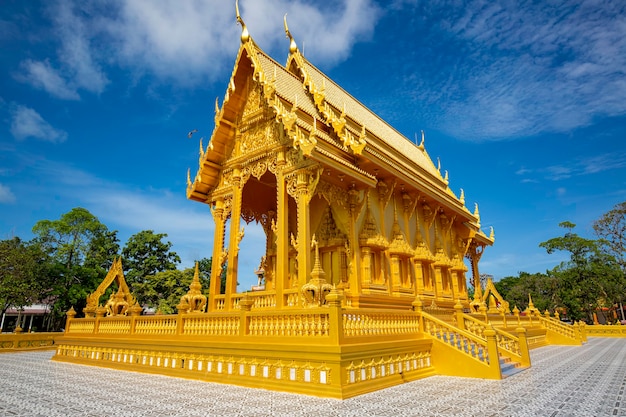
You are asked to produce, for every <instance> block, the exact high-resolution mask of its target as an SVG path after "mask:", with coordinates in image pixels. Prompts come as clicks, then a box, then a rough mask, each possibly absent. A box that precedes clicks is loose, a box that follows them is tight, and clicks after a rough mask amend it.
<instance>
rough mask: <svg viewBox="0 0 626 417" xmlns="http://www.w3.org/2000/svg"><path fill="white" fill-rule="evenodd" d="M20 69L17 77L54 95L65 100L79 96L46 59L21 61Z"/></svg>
mask: <svg viewBox="0 0 626 417" xmlns="http://www.w3.org/2000/svg"><path fill="white" fill-rule="evenodd" d="M22 71H23V74H19V75H18V76H17V78H18V79H21V80H24V81H26V82H28V83H30V84H31V85H33V86H34V87H36V88H40V89H42V90H45V91H47V92H48V93H49V94H51V95H52V96H54V97H57V98H61V99H66V100H78V99H79V98H80V96H79V95H78V93H77V92H76V89H75V88H72V87H70V86H68V84H67V81H66V80H65V79H64V78H63V77H61V75H60V74H59V72H58V71H57V70H56V69H54V68H52V66H51V65H50V62H48V61H32V60H30V59H28V60H26V61H24V62H22Z"/></svg>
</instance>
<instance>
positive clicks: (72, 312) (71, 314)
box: [65, 306, 76, 333]
mask: <svg viewBox="0 0 626 417" xmlns="http://www.w3.org/2000/svg"><path fill="white" fill-rule="evenodd" d="M65 315H66V316H67V317H66V318H65V333H69V330H70V323H71V322H72V320H73V319H74V317H76V310H74V306H72V307H70V309H69V310H67V313H65Z"/></svg>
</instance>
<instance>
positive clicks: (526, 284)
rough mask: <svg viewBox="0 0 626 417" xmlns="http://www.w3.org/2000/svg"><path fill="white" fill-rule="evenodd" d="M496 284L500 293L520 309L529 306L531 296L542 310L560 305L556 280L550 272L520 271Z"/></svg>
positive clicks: (552, 308)
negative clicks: (517, 274) (556, 290)
mask: <svg viewBox="0 0 626 417" xmlns="http://www.w3.org/2000/svg"><path fill="white" fill-rule="evenodd" d="M494 285H495V287H496V289H497V290H498V292H499V293H500V295H502V297H504V299H506V300H507V301H508V302H509V304H510V305H511V306H517V308H518V309H519V310H520V311H523V310H525V309H526V308H527V307H528V303H529V296H532V300H533V304H534V306H535V308H537V309H539V310H540V311H545V310H554V309H555V308H556V307H557V306H558V299H557V297H556V293H555V287H556V280H555V279H554V277H553V276H550V275H548V274H543V273H540V272H539V273H534V274H530V273H528V272H520V274H519V276H517V277H506V278H503V279H501V280H500V281H498V282H496V283H495V284H494Z"/></svg>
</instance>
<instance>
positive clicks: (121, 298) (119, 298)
mask: <svg viewBox="0 0 626 417" xmlns="http://www.w3.org/2000/svg"><path fill="white" fill-rule="evenodd" d="M113 281H115V282H116V283H117V288H118V289H117V292H116V293H114V294H111V298H109V300H108V301H107V303H106V306H107V307H106V308H107V312H108V315H118V314H121V315H126V311H127V310H128V308H129V307H130V306H134V305H135V304H137V300H136V299H135V297H133V296H132V294H131V293H130V290H129V289H128V285H126V280H125V279H124V271H123V268H122V258H116V259H115V260H114V261H113V264H112V265H111V268H109V272H108V273H107V275H106V277H104V279H103V280H102V282H101V283H100V285H98V288H96V290H95V291H94V292H92V293H91V294H89V295H88V296H87V305H86V306H85V308H84V309H83V311H84V313H85V316H87V317H94V316H95V313H96V310H97V309H98V308H99V307H100V297H102V295H103V294H104V292H105V291H106V289H107V288H109V286H110V285H111V284H112V283H113Z"/></svg>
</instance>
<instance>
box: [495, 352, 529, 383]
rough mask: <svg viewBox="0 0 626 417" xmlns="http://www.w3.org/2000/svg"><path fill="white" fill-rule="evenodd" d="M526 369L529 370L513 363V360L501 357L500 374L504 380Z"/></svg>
mask: <svg viewBox="0 0 626 417" xmlns="http://www.w3.org/2000/svg"><path fill="white" fill-rule="evenodd" d="M526 369H528V366H522V364H521V363H519V362H513V361H512V360H511V358H507V357H505V356H500V374H501V375H502V379H506V378H508V377H510V376H513V375H515V374H518V373H520V372H522V371H524V370H526Z"/></svg>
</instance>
